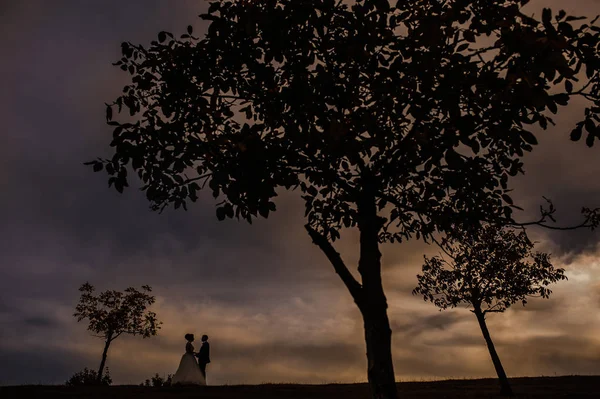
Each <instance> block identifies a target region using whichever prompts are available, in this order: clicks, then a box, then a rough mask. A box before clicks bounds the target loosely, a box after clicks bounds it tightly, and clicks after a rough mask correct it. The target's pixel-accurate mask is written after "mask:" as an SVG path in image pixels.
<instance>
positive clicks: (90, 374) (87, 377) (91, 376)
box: [66, 367, 112, 387]
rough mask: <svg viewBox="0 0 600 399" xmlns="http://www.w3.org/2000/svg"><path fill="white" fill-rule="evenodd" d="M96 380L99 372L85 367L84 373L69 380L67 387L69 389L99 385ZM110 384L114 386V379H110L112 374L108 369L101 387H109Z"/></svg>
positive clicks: (77, 374) (76, 374) (74, 375)
mask: <svg viewBox="0 0 600 399" xmlns="http://www.w3.org/2000/svg"><path fill="white" fill-rule="evenodd" d="M96 379H97V372H96V371H95V370H90V369H88V368H87V367H85V368H84V369H83V371H80V372H78V373H75V374H73V376H72V377H71V378H69V380H68V381H67V382H66V385H67V386H69V387H74V386H82V385H98V382H97V381H96ZM110 384H112V378H110V373H109V371H108V367H107V368H106V371H105V373H104V375H103V376H102V379H101V380H100V384H99V385H107V386H108V385H110Z"/></svg>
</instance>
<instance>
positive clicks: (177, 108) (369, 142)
mask: <svg viewBox="0 0 600 399" xmlns="http://www.w3.org/2000/svg"><path fill="white" fill-rule="evenodd" d="M525 3H527V1H526V0H505V1H495V2H490V1H488V0H470V1H469V0H447V1H439V0H422V1H398V2H396V4H395V5H392V4H390V2H389V1H387V0H356V1H347V2H344V1H334V0H311V1H309V0H262V1H258V0H253V1H225V0H222V1H216V2H212V3H211V4H210V7H209V9H208V12H207V13H205V14H202V15H201V16H200V17H201V18H202V19H203V20H206V21H208V22H209V25H208V29H207V32H206V34H205V35H204V37H202V38H200V37H198V36H195V35H194V32H193V29H192V27H191V26H190V27H188V29H187V33H185V34H183V35H181V37H180V38H176V37H174V36H173V35H172V34H171V33H168V32H160V33H159V34H158V41H153V42H152V43H151V44H150V46H148V47H146V46H142V45H138V44H133V43H129V42H125V43H123V44H122V53H123V57H122V58H121V60H119V61H118V62H117V63H116V65H118V66H119V67H120V68H121V69H123V70H124V71H127V72H128V73H130V74H131V84H128V85H127V86H125V87H124V89H123V93H122V95H121V96H120V97H118V98H117V99H116V100H115V101H114V102H111V103H109V104H107V112H106V117H107V119H108V124H109V125H111V126H113V127H114V133H113V141H112V143H111V146H112V147H114V156H113V157H112V158H111V159H98V160H97V161H92V162H90V163H89V164H91V165H92V166H93V168H94V170H95V171H100V170H102V169H103V168H104V169H105V170H106V172H107V173H108V175H109V176H110V178H109V186H111V185H112V186H113V187H114V188H115V189H116V190H118V191H119V192H122V191H123V189H124V187H127V186H128V175H127V170H128V169H129V170H133V171H134V172H135V173H136V174H137V176H139V178H140V179H141V181H142V182H143V183H142V184H143V187H142V189H143V190H144V191H145V193H146V196H147V198H148V200H149V201H150V202H151V206H152V209H155V210H163V209H164V208H165V207H167V206H168V205H169V204H172V205H174V207H175V208H179V207H183V208H186V207H187V202H188V201H190V200H191V201H195V200H196V199H197V198H198V197H197V193H198V191H199V190H201V189H202V188H204V187H205V186H207V185H208V187H209V188H210V189H211V190H212V192H213V195H214V197H215V198H218V199H219V202H218V208H217V217H218V218H219V219H220V220H222V219H224V218H233V217H237V218H242V219H245V220H247V221H249V222H251V221H252V219H253V218H254V217H257V216H258V215H260V216H263V217H267V216H268V215H269V213H270V212H271V211H275V209H276V208H275V202H274V198H275V197H276V196H277V192H278V191H279V190H291V189H299V190H300V191H301V193H302V198H303V199H304V200H305V204H306V218H307V224H306V229H307V230H308V233H309V234H310V236H311V238H312V240H313V241H314V243H315V244H317V245H318V246H319V247H320V249H321V250H322V251H323V252H324V253H325V255H326V256H327V257H328V259H329V260H330V262H331V264H332V265H333V267H334V269H335V271H336V272H337V273H338V274H339V276H340V277H341V279H342V281H343V282H344V284H345V285H346V287H347V288H348V290H349V292H350V294H351V295H352V298H353V299H354V301H355V302H356V304H357V306H358V308H359V309H360V312H361V314H362V316H363V319H364V328H365V339H366V344H367V358H368V379H369V383H370V386H371V389H372V392H373V396H374V397H376V398H395V397H396V396H397V393H396V386H395V380H394V370H393V365H392V356H391V330H390V325H389V321H388V316H387V302H386V297H385V294H384V289H383V284H382V275H381V252H380V250H379V245H380V244H381V243H383V242H390V241H402V240H407V239H409V238H411V237H413V236H416V237H417V238H421V237H425V238H427V237H428V236H430V235H431V234H434V233H435V232H437V231H445V230H448V229H451V228H452V229H454V228H455V227H456V225H461V226H464V227H465V228H467V227H469V226H473V225H477V224H478V223H479V222H480V221H482V220H487V221H496V222H498V221H499V222H501V223H513V222H514V220H513V214H512V211H513V207H514V205H513V204H512V200H511V198H510V197H509V196H508V194H507V193H508V191H509V186H508V183H509V177H511V176H515V175H517V174H518V173H520V172H522V171H523V164H522V162H521V160H520V157H521V156H522V155H523V154H524V152H527V151H531V150H532V149H533V146H534V145H535V144H536V143H537V140H536V138H535V135H534V134H533V133H532V131H531V130H532V128H534V127H535V126H536V125H539V126H541V127H542V128H546V127H547V126H548V124H549V123H551V122H552V121H551V119H550V117H549V114H548V112H552V113H556V112H558V109H559V108H558V107H559V106H563V105H566V104H567V103H569V102H570V101H571V99H572V98H574V97H579V98H581V99H582V100H584V101H587V102H588V103H589V107H588V108H587V112H586V115H585V119H584V120H582V121H581V123H579V124H577V125H576V126H575V130H574V131H573V133H572V135H571V138H572V139H574V140H578V139H579V138H580V137H581V134H582V127H583V126H585V128H586V129H587V131H588V135H587V140H586V141H587V143H588V145H590V146H591V145H592V144H593V142H594V138H595V137H596V136H597V134H598V128H597V125H596V121H597V119H598V116H597V111H598V109H599V108H598V106H599V105H600V97H599V92H600V75H599V74H598V73H597V72H596V71H597V70H598V67H599V66H600V56H599V55H598V43H599V42H600V40H599V33H598V28H597V27H595V26H589V25H585V24H582V23H581V22H579V20H578V18H573V17H569V16H567V15H566V14H565V13H564V12H562V11H561V12H559V13H558V14H557V15H556V16H554V17H553V16H552V13H551V11H550V10H544V12H543V14H542V19H541V20H538V19H535V18H533V17H530V16H527V15H524V14H523V13H522V12H521V7H522V6H523V5H524V4H525ZM122 111H123V112H127V113H128V115H129V116H127V115H126V116H121V117H120V118H119V120H114V119H113V116H115V114H116V112H119V113H120V112H122ZM586 212H587V213H586V215H585V216H586V218H588V219H589V217H590V216H593V213H592V212H591V211H589V210H586ZM544 216H545V214H544V215H543V217H542V220H541V222H542V223H543V222H545V220H546V218H545V217H544ZM592 219H593V218H592ZM588 222H589V220H587V221H586V222H584V224H586V223H588ZM343 228H358V230H359V231H360V260H359V263H358V273H359V275H360V281H359V280H357V279H356V278H355V277H354V276H353V274H352V273H351V272H350V271H349V269H348V268H347V266H346V264H345V263H344V262H343V260H342V259H341V257H340V256H339V254H338V253H337V252H336V250H335V249H334V247H333V245H332V242H333V241H334V240H336V239H337V238H339V237H340V232H341V230H343Z"/></svg>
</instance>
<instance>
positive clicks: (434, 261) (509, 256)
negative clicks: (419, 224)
mask: <svg viewBox="0 0 600 399" xmlns="http://www.w3.org/2000/svg"><path fill="white" fill-rule="evenodd" d="M461 233H462V234H459V235H457V237H456V238H455V239H454V240H451V241H450V242H446V243H444V244H443V249H444V252H445V254H446V255H447V259H446V258H445V257H444V256H443V255H440V256H434V257H427V256H425V263H424V264H423V268H422V271H423V274H420V275H417V279H418V281H419V284H418V286H417V287H416V288H415V289H414V290H413V294H415V295H422V296H423V299H425V300H429V301H431V302H433V303H434V304H435V306H437V307H439V308H440V309H442V310H444V309H447V308H454V307H457V306H461V305H463V306H464V305H466V306H467V307H469V308H470V309H471V312H473V313H474V314H475V316H476V317H477V321H478V322H479V327H480V328H481V332H482V334H483V337H484V339H485V342H486V344H487V347H488V350H489V352H490V357H491V358H492V363H493V364H494V368H495V369H496V374H498V379H499V380H500V393H501V394H503V395H508V396H512V395H513V392H512V389H511V387H510V384H509V382H508V378H507V377H506V373H505V371H504V367H502V363H501V362H500V357H499V356H498V353H497V352H496V348H495V347H494V343H493V342H492V338H491V336H490V332H489V330H488V328H487V324H486V322H485V320H486V315H488V314H490V313H502V312H504V311H505V310H506V309H508V308H509V307H510V306H511V305H513V304H515V303H516V302H521V303H522V304H523V306H525V304H526V303H527V298H529V297H542V298H548V297H549V296H550V293H551V292H552V291H550V290H549V289H548V288H547V287H548V285H550V284H552V283H556V282H557V281H560V280H564V279H566V278H567V277H566V276H565V275H564V269H555V268H554V266H553V265H552V263H551V262H550V256H549V255H548V254H547V253H544V252H534V251H533V247H534V244H533V243H532V242H531V241H530V240H529V238H528V237H527V234H526V233H525V231H521V232H519V233H518V234H517V233H516V232H515V231H513V230H510V229H503V228H498V227H497V226H490V225H488V226H485V227H484V228H483V229H482V230H481V231H477V232H475V233H474V234H469V233H464V232H461Z"/></svg>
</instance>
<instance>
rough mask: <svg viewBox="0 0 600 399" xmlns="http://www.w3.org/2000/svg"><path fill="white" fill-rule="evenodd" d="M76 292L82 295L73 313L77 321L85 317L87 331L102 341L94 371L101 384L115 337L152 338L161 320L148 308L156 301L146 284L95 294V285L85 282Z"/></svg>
mask: <svg viewBox="0 0 600 399" xmlns="http://www.w3.org/2000/svg"><path fill="white" fill-rule="evenodd" d="M79 291H80V292H81V297H80V298H79V303H77V306H76V307H75V313H74V314H73V316H74V317H76V318H77V321H82V320H87V321H88V330H89V331H91V332H92V333H93V334H94V336H95V337H98V338H101V339H102V340H104V350H103V351H102V360H101V361H100V368H99V369H98V373H97V374H96V381H97V382H98V383H101V382H102V381H103V379H102V373H103V371H104V365H105V364H106V357H107V355H108V348H109V347H110V344H111V343H112V342H113V341H114V340H115V339H117V338H119V337H120V336H121V335H122V334H129V335H141V336H142V338H148V337H152V336H154V335H156V333H157V332H158V330H159V329H160V325H161V324H162V323H161V322H159V321H158V319H157V318H156V313H154V312H152V311H150V310H148V307H149V306H150V305H152V304H153V303H154V301H155V298H154V296H153V295H150V292H151V291H152V288H151V287H150V286H148V285H143V286H142V289H141V290H137V289H135V288H133V287H129V288H127V289H125V291H123V292H121V291H115V290H107V291H103V292H101V293H100V294H98V295H95V294H94V291H95V288H94V286H93V285H91V284H90V283H85V284H83V285H82V286H81V287H79Z"/></svg>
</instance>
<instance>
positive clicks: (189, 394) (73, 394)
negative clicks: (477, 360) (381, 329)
mask: <svg viewBox="0 0 600 399" xmlns="http://www.w3.org/2000/svg"><path fill="white" fill-rule="evenodd" d="M511 383H512V386H513V389H514V391H515V393H516V394H517V398H519V399H554V398H565V399H566V398H569V399H578V398H589V399H591V398H598V392H599V390H600V376H568V377H533V378H512V379H511ZM398 391H399V393H400V395H399V396H400V398H401V399H434V398H436V399H437V398H443V399H451V398H457V399H458V398H460V399H471V398H472V399H486V398H500V396H499V395H498V393H497V392H498V381H497V380H495V379H479V380H447V381H433V382H400V383H398ZM0 398H2V399H13V398H40V399H41V398H43V399H51V398H61V399H62V398H73V399H74V398H78V399H79V398H94V399H100V398H116V399H120V398H123V399H124V398H128V399H129V398H131V399H163V398H164V399H187V398H203V399H238V398H239V399H280V398H286V399H288V398H289V399H331V398H343V399H368V398H369V388H368V386H367V385H366V384H328V385H295V384H264V385H232V386H207V387H169V388H152V387H142V386H128V385H117V386H111V387H65V386H33V385H31V386H17V387H0Z"/></svg>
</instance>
